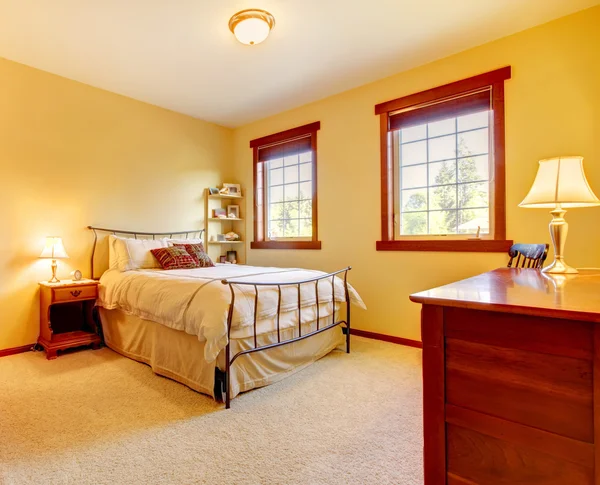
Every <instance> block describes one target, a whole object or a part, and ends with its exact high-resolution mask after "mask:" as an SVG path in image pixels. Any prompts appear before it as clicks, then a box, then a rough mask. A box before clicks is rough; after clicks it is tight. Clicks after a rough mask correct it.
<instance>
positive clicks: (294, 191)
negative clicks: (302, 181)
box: [284, 184, 298, 201]
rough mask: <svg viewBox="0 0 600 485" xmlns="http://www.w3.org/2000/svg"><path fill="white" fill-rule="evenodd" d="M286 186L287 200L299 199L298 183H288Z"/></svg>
mask: <svg viewBox="0 0 600 485" xmlns="http://www.w3.org/2000/svg"><path fill="white" fill-rule="evenodd" d="M284 188H285V200H286V201H288V200H298V184H286V185H284Z"/></svg>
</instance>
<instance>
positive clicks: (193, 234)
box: [88, 226, 204, 279]
mask: <svg viewBox="0 0 600 485" xmlns="http://www.w3.org/2000/svg"><path fill="white" fill-rule="evenodd" d="M88 229H90V230H91V231H93V232H94V246H93V247H92V257H91V258H90V267H91V277H92V279H96V277H95V276H96V274H95V272H94V256H95V255H96V246H97V244H98V233H99V232H105V233H109V234H112V235H113V236H117V235H123V236H129V237H131V236H133V237H134V238H135V239H138V238H140V239H156V238H157V237H168V238H173V237H174V236H178V237H179V238H180V239H201V238H202V234H203V233H204V229H193V230H191V231H171V232H142V231H123V230H121V229H105V228H103V227H93V226H88Z"/></svg>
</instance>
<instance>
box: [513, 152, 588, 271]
mask: <svg viewBox="0 0 600 485" xmlns="http://www.w3.org/2000/svg"><path fill="white" fill-rule="evenodd" d="M597 205H600V200H598V197H596V194H594V192H593V191H592V189H591V188H590V184H588V181H587V179H586V178H585V173H584V171H583V157H556V158H549V159H547V160H540V166H539V168H538V172H537V175H536V176H535V180H534V181H533V185H532V186H531V189H530V190H529V193H528V194H527V196H526V197H525V199H523V202H521V203H520V204H519V206H520V207H528V208H546V209H552V210H551V211H550V214H552V221H551V222H550V237H551V238H552V244H553V245H554V262H553V263H552V264H551V265H550V266H548V267H546V268H544V269H543V270H542V271H543V272H544V273H549V274H562V273H567V274H575V273H578V271H577V270H576V269H575V268H572V267H571V266H569V265H568V264H567V263H566V262H565V259H564V251H565V242H566V240H567V231H568V230H569V225H568V224H567V221H565V218H564V215H565V213H566V212H567V211H566V210H565V209H571V208H576V207H593V206H597Z"/></svg>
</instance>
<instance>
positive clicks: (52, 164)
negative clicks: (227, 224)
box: [0, 59, 233, 349]
mask: <svg viewBox="0 0 600 485" xmlns="http://www.w3.org/2000/svg"><path fill="white" fill-rule="evenodd" d="M0 80H1V82H0V207H1V208H2V216H1V217H0V221H1V222H0V230H1V234H2V235H1V237H0V349H5V348H11V347H16V346H21V345H26V344H29V343H32V342H35V340H36V339H37V336H38V328H39V324H38V315H39V306H38V288H37V281H40V280H43V279H47V278H48V276H49V275H50V261H48V260H39V259H37V256H39V253H40V252H41V250H42V248H43V243H44V238H45V236H47V235H57V236H62V237H63V241H64V244H65V248H66V250H67V252H68V253H69V255H70V256H71V259H69V260H66V261H59V277H66V276H68V274H69V272H70V271H71V270H72V269H74V268H79V269H81V270H82V271H84V275H86V276H88V275H89V256H90V251H91V243H92V234H91V233H90V231H88V230H86V229H85V227H86V226H88V225H90V224H95V225H99V226H104V227H116V228H120V229H137V230H142V231H143V230H149V231H161V230H165V231H171V230H187V229H190V228H202V227H203V223H202V220H203V217H204V212H203V205H202V204H203V202H202V200H203V199H202V193H203V189H204V188H205V187H207V186H209V185H216V184H218V183H221V182H223V180H224V179H225V178H226V175H227V174H228V173H229V170H230V168H231V156H232V140H233V134H232V131H231V130H229V129H226V128H222V127H219V126H216V125H213V124H210V123H206V122H203V121H200V120H196V119H193V118H190V117H187V116H184V115H180V114H176V113H173V112H170V111H167V110H164V109H161V108H157V107H154V106H151V105H148V104H144V103H141V102H138V101H134V100H132V99H129V98H125V97H123V96H119V95H116V94H112V93H109V92H107V91H102V90H100V89H96V88H92V87H90V86H87V85H84V84H80V83H77V82H74V81H70V80H68V79H65V78H61V77H58V76H54V75H51V74H48V73H46V72H42V71H39V70H36V69H32V68H29V67H26V66H23V65H20V64H16V63H13V62H10V61H7V60H3V59H0Z"/></svg>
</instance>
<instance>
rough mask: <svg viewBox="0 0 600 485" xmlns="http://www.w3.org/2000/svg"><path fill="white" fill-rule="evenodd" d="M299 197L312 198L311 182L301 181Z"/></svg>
mask: <svg viewBox="0 0 600 485" xmlns="http://www.w3.org/2000/svg"><path fill="white" fill-rule="evenodd" d="M298 195H299V197H298V198H299V199H301V200H303V199H312V182H302V183H301V184H300V193H299V194H298Z"/></svg>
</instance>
